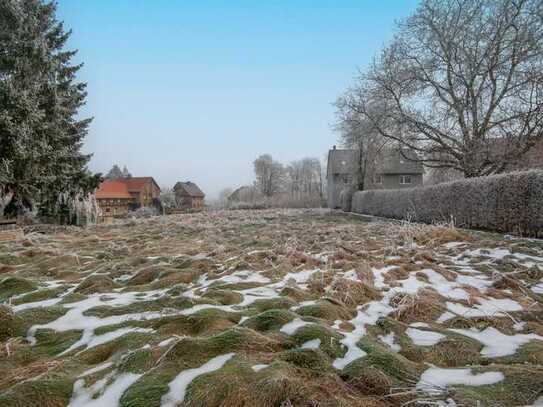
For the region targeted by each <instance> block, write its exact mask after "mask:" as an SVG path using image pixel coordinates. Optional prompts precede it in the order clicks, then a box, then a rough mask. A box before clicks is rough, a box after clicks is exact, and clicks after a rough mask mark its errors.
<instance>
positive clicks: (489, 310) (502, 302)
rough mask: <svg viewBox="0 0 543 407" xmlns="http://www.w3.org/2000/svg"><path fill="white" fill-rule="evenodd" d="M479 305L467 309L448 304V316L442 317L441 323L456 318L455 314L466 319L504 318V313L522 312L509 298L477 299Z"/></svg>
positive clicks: (520, 306)
mask: <svg viewBox="0 0 543 407" xmlns="http://www.w3.org/2000/svg"><path fill="white" fill-rule="evenodd" d="M477 301H478V302H479V304H475V305H474V306H473V307H466V306H465V305H463V304H458V303H455V302H447V310H448V311H449V312H447V311H446V313H447V315H441V317H439V319H438V321H439V322H445V321H447V320H448V319H451V318H453V317H454V314H456V315H460V316H463V317H466V318H473V317H487V316H488V317H490V316H503V315H505V314H504V312H515V311H522V305H520V304H519V303H518V302H516V301H514V300H511V299H509V298H500V299H498V298H477Z"/></svg>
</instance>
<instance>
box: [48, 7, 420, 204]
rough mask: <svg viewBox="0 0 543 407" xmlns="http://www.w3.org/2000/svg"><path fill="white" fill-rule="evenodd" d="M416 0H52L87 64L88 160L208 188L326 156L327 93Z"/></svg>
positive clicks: (349, 76)
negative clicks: (261, 169)
mask: <svg viewBox="0 0 543 407" xmlns="http://www.w3.org/2000/svg"><path fill="white" fill-rule="evenodd" d="M416 6H417V1H416V0H380V1H375V0H358V1H356V0H336V1H332V0H330V1H329V0H322V1H321V0H313V1H310V0H288V1H287V0H276V1H259V0H244V1H242V0H229V1H228V0H223V1H212V0H199V1H198V0H178V1H175V0H115V1H111V0H93V1H89V0H58V10H57V16H58V18H59V19H60V20H63V21H64V24H65V26H66V28H69V29H72V30H73V34H72V36H71V38H70V40H69V42H68V44H67V48H69V49H74V48H75V49H78V50H79V53H78V54H77V56H76V58H75V62H78V63H80V62H82V63H84V66H83V68H82V69H81V71H80V74H79V79H80V80H81V81H85V82H87V83H88V100H87V105H86V106H85V108H84V109H82V111H81V116H83V117H90V116H92V117H94V120H93V122H92V124H91V126H90V131H89V135H88V136H87V138H86V140H85V145H84V150H85V152H91V153H93V157H92V160H91V162H90V164H89V167H90V169H91V170H93V171H97V172H103V173H106V172H107V171H108V170H109V169H110V168H111V166H112V165H113V164H115V163H117V164H119V165H120V166H121V167H122V166H124V165H126V166H127V167H128V169H129V170H130V172H131V173H132V175H134V176H152V177H154V178H155V180H156V181H157V182H158V184H159V185H160V186H166V187H168V186H170V187H171V186H173V184H175V183H176V182H177V181H188V180H190V181H193V182H196V183H197V184H198V185H200V187H201V188H202V189H203V190H204V192H206V193H207V195H208V197H211V198H213V197H216V196H217V195H218V193H219V191H220V190H221V189H223V188H236V187H237V186H240V185H245V184H249V183H252V181H253V180H254V174H253V164H252V163H253V161H254V159H255V158H256V157H258V156H259V155H260V154H265V153H268V154H271V155H272V156H273V157H274V158H275V159H276V160H278V161H281V162H283V163H285V164H287V163H288V162H290V161H293V160H297V159H301V158H304V157H317V158H320V159H324V157H325V155H326V153H327V151H328V149H329V148H330V147H331V146H332V145H334V144H337V143H338V142H337V140H338V134H337V133H336V132H334V130H333V123H334V120H335V119H334V110H335V109H334V106H333V102H334V100H335V99H336V98H337V97H338V96H339V95H340V94H341V93H342V92H344V91H345V89H346V88H347V87H348V86H349V85H350V84H351V83H352V81H353V78H354V77H355V76H356V74H357V71H358V69H364V67H366V66H368V64H370V63H371V61H372V59H373V57H374V56H375V55H376V54H377V53H378V52H379V50H380V49H381V48H382V47H383V46H384V45H385V44H386V43H387V42H388V41H389V40H390V39H391V38H392V36H393V35H394V23H395V21H397V20H398V19H401V18H403V17H406V16H408V15H409V14H411V13H412V12H413V11H414V9H415V8H416Z"/></svg>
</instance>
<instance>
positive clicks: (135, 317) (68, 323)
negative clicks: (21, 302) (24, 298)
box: [27, 291, 165, 353]
mask: <svg viewBox="0 0 543 407" xmlns="http://www.w3.org/2000/svg"><path fill="white" fill-rule="evenodd" d="M163 292H164V291H148V292H144V293H142V292H127V293H109V294H107V295H106V294H94V295H92V296H90V297H88V298H86V299H84V300H82V301H78V302H73V303H69V304H65V305H64V308H68V309H69V311H68V312H67V313H66V314H64V315H63V316H61V317H59V318H58V319H56V320H54V321H52V322H49V323H47V324H41V325H33V326H32V327H31V328H30V329H29V331H28V334H27V339H28V341H29V342H30V343H31V344H35V343H36V338H35V333H36V331H37V330H38V329H52V330H54V331H57V332H65V331H70V330H80V331H83V334H82V336H81V339H79V341H77V342H76V344H74V345H72V346H70V347H69V348H68V349H67V350H66V351H64V352H63V353H67V352H69V351H71V350H73V349H75V348H76V347H79V346H83V345H88V344H89V343H91V342H92V341H93V340H94V339H95V334H94V331H95V329H97V328H100V327H104V326H108V325H116V324H120V323H123V322H126V321H139V320H145V319H156V318H160V317H162V316H164V315H165V314H163V313H160V312H141V313H134V314H125V315H114V316H109V317H105V318H99V317H96V316H89V315H85V311H87V310H90V309H91V308H95V307H98V306H103V305H108V306H111V307H115V306H126V305H130V304H132V303H134V302H136V301H144V300H148V299H151V298H154V297H155V296H157V295H161V294H162V293H163ZM101 343H104V342H101Z"/></svg>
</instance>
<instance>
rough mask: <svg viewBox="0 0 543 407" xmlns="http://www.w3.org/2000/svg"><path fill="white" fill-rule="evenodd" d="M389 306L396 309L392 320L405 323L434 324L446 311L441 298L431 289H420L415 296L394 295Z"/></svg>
mask: <svg viewBox="0 0 543 407" xmlns="http://www.w3.org/2000/svg"><path fill="white" fill-rule="evenodd" d="M390 304H391V305H392V306H394V307H396V308H397V309H396V311H395V312H394V314H393V316H394V318H395V319H397V320H398V321H401V322H405V323H411V322H417V321H422V322H434V321H435V320H436V319H437V318H439V316H441V314H443V312H445V310H446V308H445V306H444V305H443V303H442V297H441V296H440V295H439V294H438V293H437V292H436V291H435V290H433V289H431V288H423V289H420V290H419V291H418V292H417V293H416V294H415V295H411V294H404V293H400V294H396V295H395V296H394V297H392V299H391V301H390Z"/></svg>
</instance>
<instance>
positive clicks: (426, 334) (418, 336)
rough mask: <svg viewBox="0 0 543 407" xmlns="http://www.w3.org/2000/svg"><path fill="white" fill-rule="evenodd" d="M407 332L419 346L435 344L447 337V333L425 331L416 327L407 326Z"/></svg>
mask: <svg viewBox="0 0 543 407" xmlns="http://www.w3.org/2000/svg"><path fill="white" fill-rule="evenodd" d="M405 333H406V334H407V336H409V338H410V339H411V340H412V341H413V343H414V344H415V345H417V346H434V345H435V344H437V343H438V342H439V341H440V340H442V339H443V338H446V336H445V335H442V334H440V333H437V332H432V331H423V330H421V329H415V328H407V330H406V331H405Z"/></svg>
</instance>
